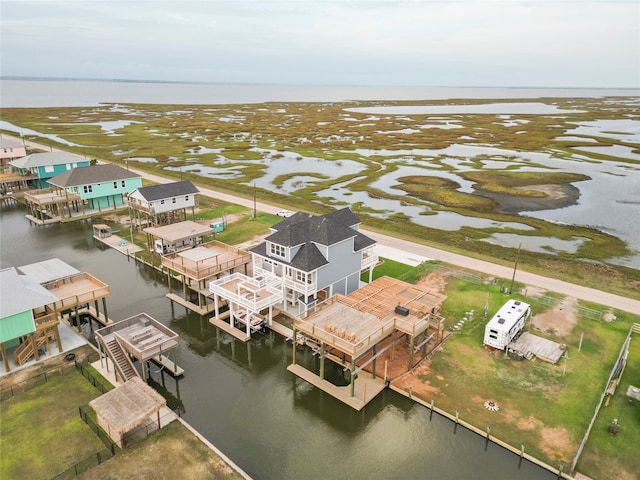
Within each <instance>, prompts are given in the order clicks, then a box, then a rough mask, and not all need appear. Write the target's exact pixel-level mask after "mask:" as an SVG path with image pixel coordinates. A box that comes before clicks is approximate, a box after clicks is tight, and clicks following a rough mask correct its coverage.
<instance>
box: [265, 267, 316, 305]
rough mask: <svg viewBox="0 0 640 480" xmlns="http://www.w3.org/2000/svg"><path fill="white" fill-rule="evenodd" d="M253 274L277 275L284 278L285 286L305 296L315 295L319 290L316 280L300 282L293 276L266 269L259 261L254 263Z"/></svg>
mask: <svg viewBox="0 0 640 480" xmlns="http://www.w3.org/2000/svg"><path fill="white" fill-rule="evenodd" d="M253 274H254V275H255V276H256V277H258V276H275V277H277V278H279V279H281V281H282V279H284V287H285V288H290V289H291V290H293V291H295V292H297V293H299V294H300V295H304V296H305V297H308V296H309V295H314V294H315V293H316V292H317V290H318V283H317V282H316V281H315V280H314V281H313V282H311V283H306V282H300V281H298V280H296V279H294V278H291V277H286V276H285V277H282V275H278V274H276V273H273V272H272V271H271V270H266V269H264V268H262V267H260V266H258V264H257V263H254V264H253Z"/></svg>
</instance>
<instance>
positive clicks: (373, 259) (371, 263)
mask: <svg viewBox="0 0 640 480" xmlns="http://www.w3.org/2000/svg"><path fill="white" fill-rule="evenodd" d="M377 264H378V255H376V254H375V253H374V252H363V254H362V262H361V267H360V269H361V270H366V269H369V268H371V267H375V266H376V265H377Z"/></svg>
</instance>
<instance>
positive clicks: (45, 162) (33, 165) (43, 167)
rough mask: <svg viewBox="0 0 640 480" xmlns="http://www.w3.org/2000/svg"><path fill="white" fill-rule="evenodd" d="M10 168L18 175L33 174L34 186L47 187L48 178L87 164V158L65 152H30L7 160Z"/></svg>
mask: <svg viewBox="0 0 640 480" xmlns="http://www.w3.org/2000/svg"><path fill="white" fill-rule="evenodd" d="M9 165H11V168H12V170H13V171H14V172H15V173H18V174H20V175H35V176H37V177H38V178H35V179H34V180H32V181H33V183H34V187H35V188H39V189H42V188H48V187H49V186H50V185H49V183H48V182H47V181H48V180H49V179H50V178H52V177H55V176H57V175H60V174H62V173H65V172H68V171H71V170H73V169H74V168H76V167H87V166H89V160H87V159H86V158H84V157H81V156H79V155H74V154H73V153H67V152H46V153H32V154H31V155H27V156H26V157H21V158H17V159H15V160H12V161H10V162H9Z"/></svg>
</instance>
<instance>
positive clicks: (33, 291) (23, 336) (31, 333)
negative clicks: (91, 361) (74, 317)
mask: <svg viewBox="0 0 640 480" xmlns="http://www.w3.org/2000/svg"><path fill="white" fill-rule="evenodd" d="M0 299H1V300H2V301H0V351H1V352H2V360H3V366H4V372H8V371H9V370H10V368H9V359H8V357H7V350H8V349H14V347H16V346H17V348H15V349H14V352H13V353H14V356H15V361H16V363H17V364H18V365H22V364H23V363H25V362H26V361H27V360H29V359H30V358H31V357H34V356H35V357H36V360H37V359H38V349H39V348H40V347H41V346H42V345H43V344H44V343H46V342H48V341H49V340H50V339H51V338H53V337H55V338H56V340H57V342H58V350H60V351H61V345H60V343H59V339H60V336H59V334H58V316H57V314H56V313H55V311H54V310H52V308H51V306H52V305H55V302H57V301H58V300H59V299H58V297H56V296H55V295H54V294H53V293H51V292H49V291H48V290H47V289H46V288H44V287H43V286H42V285H40V284H39V283H38V282H37V281H36V280H34V279H32V278H31V277H29V276H27V275H19V274H18V272H17V271H16V270H15V269H14V268H6V269H3V270H0Z"/></svg>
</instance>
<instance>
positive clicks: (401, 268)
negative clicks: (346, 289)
mask: <svg viewBox="0 0 640 480" xmlns="http://www.w3.org/2000/svg"><path fill="white" fill-rule="evenodd" d="M380 262H381V263H379V264H378V265H377V266H376V268H374V269H373V280H375V279H376V278H380V277H384V276H385V275H386V276H388V277H393V278H400V277H402V276H403V275H405V274H407V273H408V272H411V271H413V270H414V267H412V266H410V265H407V264H405V263H400V262H396V261H395V260H391V259H389V258H383V257H380ZM360 279H361V280H362V281H363V282H368V281H369V272H365V273H363V274H362V275H360Z"/></svg>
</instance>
